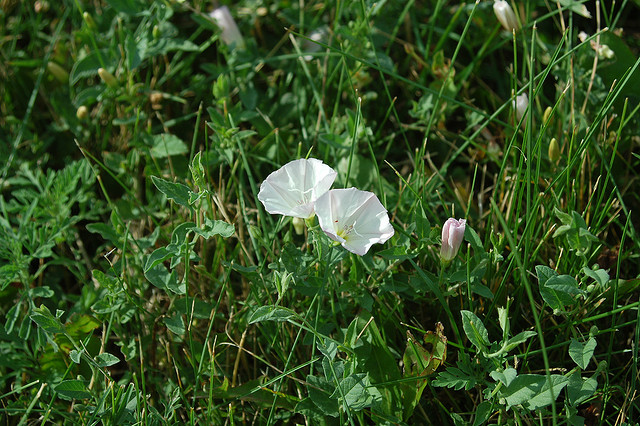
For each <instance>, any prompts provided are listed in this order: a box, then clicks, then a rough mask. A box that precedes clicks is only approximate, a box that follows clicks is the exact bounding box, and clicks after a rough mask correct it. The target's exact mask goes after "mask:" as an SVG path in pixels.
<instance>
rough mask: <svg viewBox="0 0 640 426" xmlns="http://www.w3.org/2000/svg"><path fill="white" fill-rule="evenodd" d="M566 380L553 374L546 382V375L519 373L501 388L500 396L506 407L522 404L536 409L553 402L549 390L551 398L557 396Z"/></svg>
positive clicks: (530, 408)
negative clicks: (507, 384)
mask: <svg viewBox="0 0 640 426" xmlns="http://www.w3.org/2000/svg"><path fill="white" fill-rule="evenodd" d="M568 380H569V379H568V378H567V377H565V376H562V375H559V374H554V375H551V376H550V381H551V383H548V382H547V377H546V376H542V375H537V374H521V375H519V376H517V377H516V378H515V379H513V381H512V382H511V384H510V385H509V386H507V387H504V388H502V390H501V391H500V397H501V398H504V399H505V402H506V404H507V408H511V407H513V406H515V405H522V406H523V407H525V408H527V409H529V410H536V409H538V408H542V407H545V406H547V405H550V404H551V403H552V402H553V399H552V398H551V390H553V398H554V399H556V398H558V395H559V394H560V391H561V390H562V389H563V388H564V387H565V386H566V385H567V383H568Z"/></svg>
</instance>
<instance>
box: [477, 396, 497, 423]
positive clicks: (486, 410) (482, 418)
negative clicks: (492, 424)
mask: <svg viewBox="0 0 640 426" xmlns="http://www.w3.org/2000/svg"><path fill="white" fill-rule="evenodd" d="M492 406H493V404H492V403H491V401H483V402H481V403H480V405H478V407H477V408H476V413H475V414H476V418H475V420H474V421H473V426H480V425H482V424H484V422H486V421H487V420H489V417H491V413H492V412H493V410H492V409H491V407H492Z"/></svg>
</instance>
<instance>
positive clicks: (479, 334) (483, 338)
mask: <svg viewBox="0 0 640 426" xmlns="http://www.w3.org/2000/svg"><path fill="white" fill-rule="evenodd" d="M460 313H461V314H462V327H463V329H464V332H465V334H466V335H467V338H468V339H469V341H470V342H471V343H472V344H473V345H474V346H475V347H476V348H478V350H479V351H482V352H484V351H485V350H486V347H487V346H488V345H489V332H487V329H486V328H485V326H484V324H483V323H482V321H481V320H480V318H478V317H477V316H476V315H475V314H474V313H473V312H471V311H464V310H463V311H460Z"/></svg>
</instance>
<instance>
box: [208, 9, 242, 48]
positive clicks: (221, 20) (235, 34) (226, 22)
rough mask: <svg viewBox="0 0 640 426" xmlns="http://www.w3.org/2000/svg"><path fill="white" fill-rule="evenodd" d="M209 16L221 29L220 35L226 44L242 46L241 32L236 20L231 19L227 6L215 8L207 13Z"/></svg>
mask: <svg viewBox="0 0 640 426" xmlns="http://www.w3.org/2000/svg"><path fill="white" fill-rule="evenodd" d="M209 16H210V17H211V18H212V19H213V20H214V21H216V24H217V25H218V27H220V29H221V30H222V34H221V35H220V37H221V38H222V41H224V43H225V44H226V45H227V46H230V47H237V48H240V49H243V48H244V39H243V38H242V34H240V30H239V29H238V25H236V21H234V20H233V17H232V16H231V12H229V8H228V7H227V6H222V7H219V8H217V9H215V10H214V11H213V12H211V13H210V14H209Z"/></svg>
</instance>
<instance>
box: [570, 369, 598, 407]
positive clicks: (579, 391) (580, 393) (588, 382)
mask: <svg viewBox="0 0 640 426" xmlns="http://www.w3.org/2000/svg"><path fill="white" fill-rule="evenodd" d="M596 374H597V373H596ZM596 374H594V375H593V376H592V377H589V378H583V377H581V376H580V372H578V371H576V372H575V373H573V374H572V375H571V376H569V383H568V384H567V398H568V399H569V403H570V404H571V405H572V406H574V407H577V406H578V405H579V404H581V403H583V402H584V401H585V400H586V399H587V398H590V397H591V396H593V394H595V393H596V389H597V388H598V380H597V379H596Z"/></svg>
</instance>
